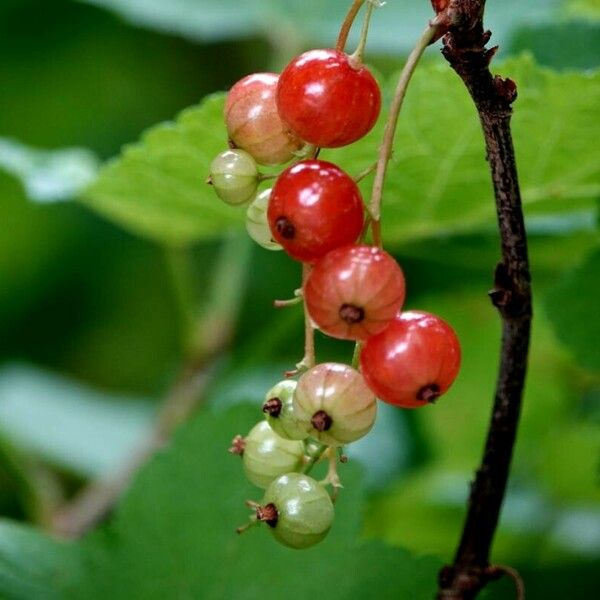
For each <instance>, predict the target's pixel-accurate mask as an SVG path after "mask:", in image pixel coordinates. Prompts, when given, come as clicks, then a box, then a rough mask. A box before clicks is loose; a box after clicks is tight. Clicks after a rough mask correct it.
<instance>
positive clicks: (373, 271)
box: [304, 246, 406, 340]
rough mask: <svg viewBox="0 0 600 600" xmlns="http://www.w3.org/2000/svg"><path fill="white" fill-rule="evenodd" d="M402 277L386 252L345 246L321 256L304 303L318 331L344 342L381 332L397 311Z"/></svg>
mask: <svg viewBox="0 0 600 600" xmlns="http://www.w3.org/2000/svg"><path fill="white" fill-rule="evenodd" d="M405 293H406V290H405V282H404V274H403V273H402V269H401V268H400V266H399V265H398V263H397V262H396V261H395V260H394V259H393V258H392V257H391V256H390V255H389V254H388V253H387V252H385V251H383V250H381V249H380V248H376V247H373V246H344V247H342V248H337V249H336V250H332V251H331V252H329V253H328V254H326V255H325V256H324V257H323V258H322V259H321V260H320V261H319V262H317V264H316V265H315V267H314V269H313V270H312V272H311V273H310V276H309V277H308V280H307V281H306V285H305V286H304V299H305V302H306V306H307V308H308V312H309V314H310V316H311V318H312V320H313V321H314V322H315V323H316V324H317V325H318V327H319V329H320V330H321V331H323V332H324V333H327V334H329V335H331V336H333V337H336V338H340V339H344V340H364V339H367V338H368V337H370V336H372V335H375V334H377V333H379V332H381V331H383V330H384V329H385V328H386V327H387V325H388V324H389V323H390V321H391V320H392V319H393V318H394V317H395V316H396V314H397V313H398V311H399V310H400V309H401V308H402V304H403V303H404V297H405Z"/></svg>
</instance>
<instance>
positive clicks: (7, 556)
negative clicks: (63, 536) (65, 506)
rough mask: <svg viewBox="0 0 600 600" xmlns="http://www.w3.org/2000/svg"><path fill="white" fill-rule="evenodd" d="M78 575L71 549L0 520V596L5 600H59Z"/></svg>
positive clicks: (75, 560) (76, 563)
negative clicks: (69, 582) (68, 583)
mask: <svg viewBox="0 0 600 600" xmlns="http://www.w3.org/2000/svg"><path fill="white" fill-rule="evenodd" d="M79 575H80V573H79V565H78V562H77V557H76V554H75V552H73V548H72V547H71V546H69V545H67V544H63V543H60V542H56V541H54V540H51V539H50V538H47V537H45V536H43V535H42V534H40V533H37V532H35V531H33V530H31V529H29V528H26V527H22V526H19V525H16V524H13V523H10V522H8V521H0V596H1V597H2V598H4V599H5V600H32V599H33V598H35V599H36V600H37V599H39V600H60V599H62V598H64V597H65V595H64V593H63V591H62V590H64V589H65V588H66V587H67V581H68V580H69V579H75V578H77V577H78V576H79Z"/></svg>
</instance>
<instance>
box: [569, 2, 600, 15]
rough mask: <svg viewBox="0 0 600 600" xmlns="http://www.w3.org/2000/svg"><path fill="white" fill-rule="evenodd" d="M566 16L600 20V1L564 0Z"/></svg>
mask: <svg viewBox="0 0 600 600" xmlns="http://www.w3.org/2000/svg"><path fill="white" fill-rule="evenodd" d="M565 10H566V12H567V13H568V14H570V15H574V16H578V17H579V16H581V17H589V18H592V19H600V0H566V7H565Z"/></svg>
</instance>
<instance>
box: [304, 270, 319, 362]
mask: <svg viewBox="0 0 600 600" xmlns="http://www.w3.org/2000/svg"><path fill="white" fill-rule="evenodd" d="M311 270H312V267H311V266H310V265H309V264H308V263H303V264H302V289H303V290H304V286H305V285H306V280H307V279H308V276H309V275H310V272H311ZM302 363H303V365H304V366H305V367H306V368H307V369H312V368H313V367H314V366H315V363H316V361H315V330H314V328H313V326H312V321H311V318H310V315H309V314H308V308H307V306H306V302H305V303H304V358H303V359H302Z"/></svg>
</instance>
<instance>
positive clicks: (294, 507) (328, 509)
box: [256, 473, 334, 549]
mask: <svg viewBox="0 0 600 600" xmlns="http://www.w3.org/2000/svg"><path fill="white" fill-rule="evenodd" d="M256 515H257V518H258V519H259V520H262V521H265V522H266V523H267V524H268V525H269V527H270V529H271V533H272V534H273V537H274V538H275V539H276V540H277V541H278V542H280V543H281V544H283V545H284V546H288V547H290V548H296V549H303V548H309V547H310V546H314V545H315V544H318V543H319V542H320V541H321V540H323V539H324V538H325V537H326V536H327V534H328V533H329V529H330V528H331V524H332V522H333V516H334V510H333V503H332V502H331V498H330V497H329V494H328V493H327V491H326V490H325V488H324V487H323V486H322V485H320V484H319V483H317V482H316V481H315V480H314V479H313V478H312V477H309V476H308V475H302V474H300V473H287V474H286V475H282V476H281V477H279V478H277V479H276V480H275V481H273V483H271V485H270V486H269V487H268V488H267V490H266V492H265V496H264V498H263V503H262V506H261V507H259V508H258V509H257V511H256Z"/></svg>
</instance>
